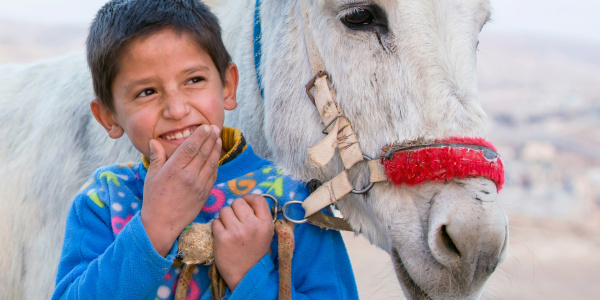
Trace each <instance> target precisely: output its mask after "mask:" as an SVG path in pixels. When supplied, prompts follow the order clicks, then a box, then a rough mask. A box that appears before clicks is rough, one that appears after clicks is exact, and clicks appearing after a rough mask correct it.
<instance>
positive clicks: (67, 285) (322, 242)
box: [52, 146, 358, 299]
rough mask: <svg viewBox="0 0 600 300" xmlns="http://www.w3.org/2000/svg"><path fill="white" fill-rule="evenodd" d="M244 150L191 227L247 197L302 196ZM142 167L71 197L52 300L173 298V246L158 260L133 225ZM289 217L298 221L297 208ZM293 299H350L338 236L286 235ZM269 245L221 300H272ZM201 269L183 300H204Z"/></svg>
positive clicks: (101, 179) (274, 282)
mask: <svg viewBox="0 0 600 300" xmlns="http://www.w3.org/2000/svg"><path fill="white" fill-rule="evenodd" d="M270 166H271V163H270V162H269V161H266V160H263V159H261V158H259V157H258V156H256V155H255V154H254V152H253V151H252V149H251V148H250V146H248V147H247V148H246V149H245V150H244V151H243V152H242V153H241V154H239V155H238V156H237V157H235V158H233V159H232V160H230V161H229V162H227V163H226V164H224V165H222V166H220V167H219V171H218V177H217V182H216V184H215V186H214V188H213V190H212V192H211V195H210V197H209V199H208V200H207V202H206V204H205V205H204V207H203V208H202V211H201V212H200V214H199V215H198V216H197V218H196V219H195V221H194V222H208V221H209V220H212V219H214V218H216V217H217V216H218V212H219V210H220V209H221V208H222V207H223V206H225V205H230V204H231V202H232V201H233V200H234V199H236V198H239V197H241V196H242V195H244V194H247V193H258V194H263V193H265V194H271V195H273V196H275V197H276V198H277V199H278V200H279V204H280V205H282V204H283V203H285V202H287V201H290V200H304V198H306V197H307V196H308V191H307V189H306V187H305V185H304V184H302V183H300V182H296V181H294V180H292V179H291V178H289V177H287V176H283V175H281V171H280V170H277V169H274V168H271V167H270ZM146 171H147V170H146V167H144V165H143V163H139V164H135V165H134V164H128V165H111V166H106V167H102V168H100V169H98V170H97V171H96V172H95V173H94V175H93V176H92V177H91V178H90V180H89V181H88V182H87V183H86V184H85V185H84V186H83V187H82V188H81V190H80V191H79V193H78V194H77V196H76V197H75V200H74V203H73V206H72V207H71V210H70V212H69V215H68V218H67V224H66V234H65V241H64V244H63V250H62V255H61V259H60V264H59V267H58V274H57V280H56V290H55V292H54V295H53V297H52V299H173V297H174V290H175V286H176V284H177V279H178V278H179V273H180V272H181V268H182V267H181V265H180V264H179V262H178V261H177V260H175V256H176V253H177V243H175V244H174V245H173V248H172V250H171V253H170V254H169V255H168V256H167V257H166V258H165V257H162V256H160V255H159V254H158V253H157V252H156V251H155V249H154V248H153V246H152V243H151V242H150V240H149V238H148V236H147V234H146V232H145V230H144V226H143V225H142V222H141V218H140V209H141V205H142V202H143V201H142V199H143V195H142V193H143V190H144V179H145V177H146ZM290 207H298V211H296V212H295V214H294V215H295V217H302V215H303V212H302V211H301V208H300V206H299V205H292V206H290ZM294 233H295V239H296V241H295V242H296V248H295V250H294V256H293V260H292V286H293V291H292V293H293V298H294V299H358V294H357V290H356V284H355V281H354V275H353V273H352V268H351V266H350V261H349V258H348V254H347V252H346V248H345V246H344V243H343V241H342V239H341V236H340V234H339V232H337V231H331V230H323V229H320V228H318V227H315V226H313V225H310V224H302V225H298V226H297V227H296V229H295V231H294ZM277 265H278V263H277V242H276V239H275V238H274V239H273V242H272V244H271V253H270V254H267V255H266V256H265V257H263V258H262V259H261V260H260V262H259V263H257V264H256V265H255V266H254V267H253V268H252V269H250V271H248V273H247V274H246V276H245V277H244V278H243V279H242V281H241V282H240V283H239V284H238V285H237V287H236V289H235V290H234V291H233V292H231V293H228V295H227V296H226V298H228V299H277V296H278V279H279V275H278V271H277ZM208 268H209V267H208V266H204V265H198V266H197V269H196V270H195V271H194V272H195V273H194V275H193V278H192V281H191V282H190V288H189V290H188V297H187V299H210V290H209V288H210V287H209V285H210V280H209V278H208Z"/></svg>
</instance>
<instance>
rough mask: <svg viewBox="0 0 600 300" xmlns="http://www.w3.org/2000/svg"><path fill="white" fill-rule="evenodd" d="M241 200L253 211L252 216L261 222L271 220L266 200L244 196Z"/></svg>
mask: <svg viewBox="0 0 600 300" xmlns="http://www.w3.org/2000/svg"><path fill="white" fill-rule="evenodd" d="M242 198H244V200H246V203H247V204H248V205H249V206H250V207H251V208H252V210H254V214H255V215H256V217H258V218H259V219H261V220H271V219H273V216H272V215H271V209H270V208H269V203H268V202H267V199H265V197H263V196H261V195H252V194H248V195H244V196H243V197H242Z"/></svg>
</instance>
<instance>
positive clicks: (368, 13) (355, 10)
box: [337, 5, 388, 35]
mask: <svg viewBox="0 0 600 300" xmlns="http://www.w3.org/2000/svg"><path fill="white" fill-rule="evenodd" d="M337 18H338V19H339V20H340V22H342V24H344V26H346V27H347V28H348V29H350V30H361V31H377V32H378V33H379V34H380V35H384V34H386V33H387V32H388V22H387V16H386V14H385V11H383V9H382V8H381V7H379V6H378V5H367V6H358V7H357V6H355V7H347V8H346V9H343V10H342V11H341V12H340V13H339V14H338V15H337Z"/></svg>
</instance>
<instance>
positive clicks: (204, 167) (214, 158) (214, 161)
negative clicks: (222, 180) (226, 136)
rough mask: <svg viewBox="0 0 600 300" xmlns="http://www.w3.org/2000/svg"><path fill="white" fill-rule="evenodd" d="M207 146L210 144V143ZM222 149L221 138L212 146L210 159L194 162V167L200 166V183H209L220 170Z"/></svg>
mask: <svg viewBox="0 0 600 300" xmlns="http://www.w3.org/2000/svg"><path fill="white" fill-rule="evenodd" d="M205 144H208V142H207V143H205ZM221 147H222V142H221V138H217V140H216V141H215V143H214V144H213V145H212V149H211V152H210V154H209V156H208V158H207V159H206V160H205V161H202V160H196V161H194V162H193V163H194V165H195V164H199V166H198V168H199V171H198V182H207V181H209V180H211V178H212V177H214V176H215V175H216V174H217V169H218V168H219V159H220V157H221ZM215 179H216V178H215Z"/></svg>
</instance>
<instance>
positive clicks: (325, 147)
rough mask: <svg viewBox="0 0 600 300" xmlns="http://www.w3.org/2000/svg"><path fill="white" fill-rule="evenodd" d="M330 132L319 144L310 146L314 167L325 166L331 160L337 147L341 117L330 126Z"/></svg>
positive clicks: (309, 155)
mask: <svg viewBox="0 0 600 300" xmlns="http://www.w3.org/2000/svg"><path fill="white" fill-rule="evenodd" d="M330 128H331V131H330V132H329V134H328V135H327V136H326V137H325V138H324V139H323V140H321V141H320V142H319V143H318V144H316V145H314V146H312V147H310V148H308V158H309V160H310V164H311V165H312V166H313V167H317V168H323V167H325V165H326V164H327V163H328V162H329V161H330V160H331V158H332V157H333V155H334V154H335V149H336V148H337V139H338V135H337V133H338V128H339V119H338V120H337V121H336V122H335V124H334V125H333V126H332V127H330Z"/></svg>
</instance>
